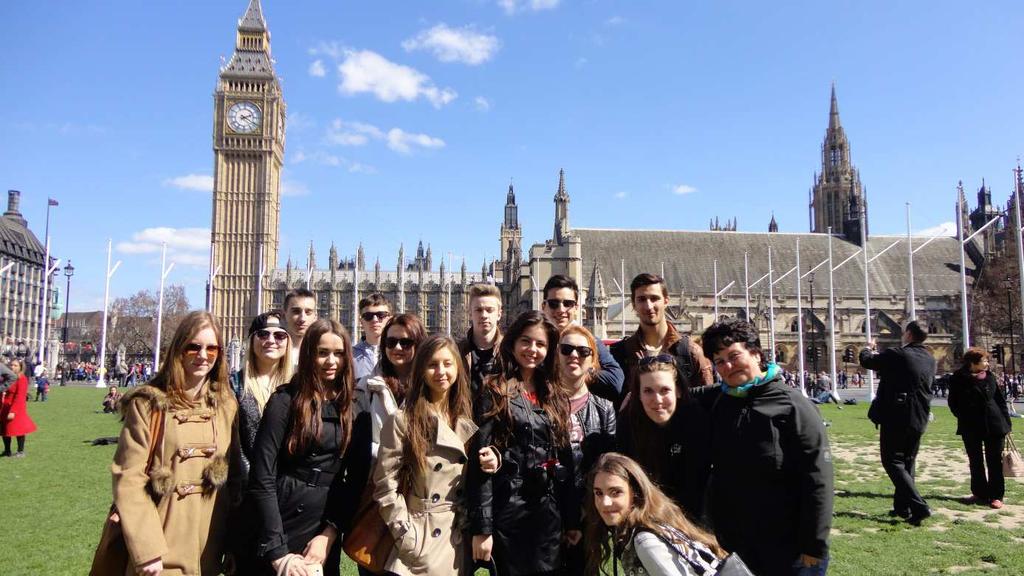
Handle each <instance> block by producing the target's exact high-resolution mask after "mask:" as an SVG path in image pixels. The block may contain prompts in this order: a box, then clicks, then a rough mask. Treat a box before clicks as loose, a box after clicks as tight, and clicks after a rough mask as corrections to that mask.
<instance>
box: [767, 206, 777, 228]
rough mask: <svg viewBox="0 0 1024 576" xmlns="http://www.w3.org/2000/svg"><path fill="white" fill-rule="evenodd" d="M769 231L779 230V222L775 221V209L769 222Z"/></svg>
mask: <svg viewBox="0 0 1024 576" xmlns="http://www.w3.org/2000/svg"><path fill="white" fill-rule="evenodd" d="M768 231H769V232H778V231H779V223H778V222H776V221H775V212H774V211H772V221H771V222H769V223H768Z"/></svg>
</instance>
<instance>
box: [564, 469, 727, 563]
mask: <svg viewBox="0 0 1024 576" xmlns="http://www.w3.org/2000/svg"><path fill="white" fill-rule="evenodd" d="M587 484H588V486H589V488H590V494H588V495H587V497H585V498H584V506H585V510H586V511H585V513H584V516H585V517H586V519H587V524H586V536H585V538H584V542H585V543H586V547H587V574H595V575H596V574H607V573H608V572H607V570H606V569H605V568H604V566H605V564H606V563H607V562H608V560H612V561H613V562H620V561H621V563H622V567H623V571H624V573H625V574H637V575H642V574H649V575H650V576H696V575H710V574H715V573H716V572H717V571H718V567H719V563H720V562H721V560H722V559H723V558H725V552H724V551H723V550H722V548H721V547H720V546H719V545H718V542H717V541H716V540H715V537H714V536H713V535H711V534H709V533H708V532H705V531H704V530H702V529H700V528H699V527H697V526H696V525H695V524H694V523H693V522H691V521H690V520H688V519H687V518H686V515H685V514H683V512H682V510H680V509H679V507H678V506H676V504H675V503H674V502H672V499H671V498H669V497H668V496H666V495H665V493H664V492H662V491H661V490H660V489H659V488H658V487H657V485H655V484H654V483H653V482H651V480H650V479H649V478H648V477H647V474H646V473H645V472H644V469H643V468H641V467H640V465H639V464H637V463H636V461H635V460H633V459H631V458H629V457H628V456H623V455H622V454H618V453H616V452H609V453H607V454H604V455H602V456H601V457H600V458H599V459H598V460H597V464H595V465H594V469H593V470H591V471H590V476H589V480H588V482H587Z"/></svg>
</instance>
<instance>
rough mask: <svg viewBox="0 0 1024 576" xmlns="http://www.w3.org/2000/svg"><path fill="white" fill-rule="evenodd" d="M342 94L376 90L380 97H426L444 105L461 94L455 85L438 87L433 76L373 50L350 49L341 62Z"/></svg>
mask: <svg viewBox="0 0 1024 576" xmlns="http://www.w3.org/2000/svg"><path fill="white" fill-rule="evenodd" d="M338 72H339V73H340V74H341V84H340V85H339V86H338V90H339V91H341V93H342V94H350V95H351V94H362V93H365V92H369V93H372V94H373V95H374V96H376V97H377V99H378V100H381V101H384V102H395V101H397V100H405V101H408V102H412V101H414V100H417V99H419V98H421V97H422V98H425V99H426V100H427V101H429V102H430V103H431V104H433V105H434V107H435V108H440V107H442V106H444V105H445V104H448V103H450V102H451V101H452V100H455V98H456V97H458V94H457V93H456V92H455V91H454V90H452V89H451V88H438V87H437V86H435V85H434V83H433V81H431V79H430V77H428V76H427V75H426V74H423V73H422V72H419V71H417V70H415V69H413V68H410V67H408V66H403V65H401V64H396V63H394V62H391V61H390V60H388V59H387V58H384V57H383V56H381V55H380V54H377V53H376V52H373V51H370V50H346V51H345V61H344V62H342V63H341V64H340V65H338Z"/></svg>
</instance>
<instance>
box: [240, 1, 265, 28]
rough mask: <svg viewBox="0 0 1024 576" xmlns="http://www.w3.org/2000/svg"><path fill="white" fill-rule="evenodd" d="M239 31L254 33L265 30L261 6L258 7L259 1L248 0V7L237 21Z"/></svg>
mask: <svg viewBox="0 0 1024 576" xmlns="http://www.w3.org/2000/svg"><path fill="white" fill-rule="evenodd" d="M238 29H239V30H252V31H254V32H263V31H265V30H266V29H267V22H266V20H264V19H263V6H261V5H260V0H250V1H249V7H248V8H246V10H245V15H244V16H242V19H241V20H239V21H238Z"/></svg>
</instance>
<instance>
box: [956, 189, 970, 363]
mask: <svg viewBox="0 0 1024 576" xmlns="http://www.w3.org/2000/svg"><path fill="white" fill-rule="evenodd" d="M963 198H964V185H963V182H960V183H959V184H958V185H957V195H956V208H957V210H956V235H957V239H958V240H959V241H960V330H961V334H962V336H961V340H962V342H961V348H960V352H961V353H966V352H967V349H968V348H970V346H971V333H970V326H969V324H968V318H967V263H966V262H965V261H964V248H965V247H964V222H963V220H962V219H961V218H960V214H962V213H963V202H964V201H963Z"/></svg>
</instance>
